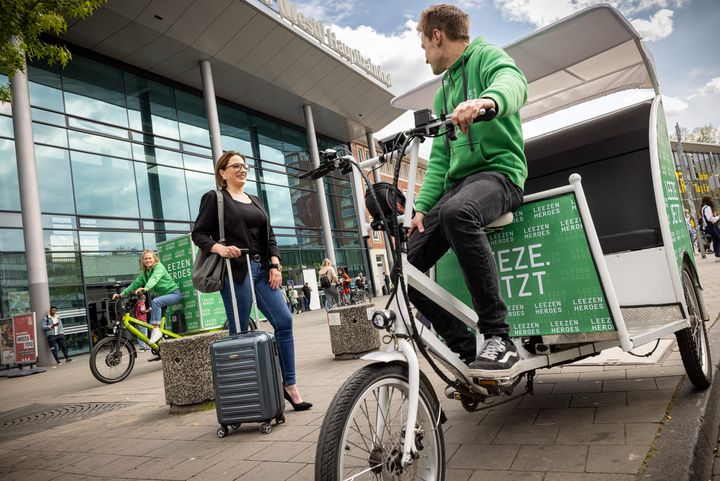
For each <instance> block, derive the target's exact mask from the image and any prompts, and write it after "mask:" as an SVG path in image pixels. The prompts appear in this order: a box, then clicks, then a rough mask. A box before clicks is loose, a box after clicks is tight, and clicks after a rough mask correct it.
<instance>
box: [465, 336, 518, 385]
mask: <svg viewBox="0 0 720 481" xmlns="http://www.w3.org/2000/svg"><path fill="white" fill-rule="evenodd" d="M519 360H520V356H519V355H518V352H517V348H516V347H515V344H513V342H512V341H504V340H503V339H502V338H500V337H499V336H492V337H491V338H490V339H485V345H484V346H483V348H482V350H481V351H480V354H478V356H477V358H475V360H474V361H473V362H472V363H470V370H469V374H470V376H473V377H501V376H512V375H513V374H515V372H514V371H515V368H516V364H517V362H518V361H519Z"/></svg>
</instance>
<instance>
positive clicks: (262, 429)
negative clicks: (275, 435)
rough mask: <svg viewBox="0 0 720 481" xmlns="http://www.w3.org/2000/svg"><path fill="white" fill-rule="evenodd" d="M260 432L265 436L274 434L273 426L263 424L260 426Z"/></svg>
mask: <svg viewBox="0 0 720 481" xmlns="http://www.w3.org/2000/svg"><path fill="white" fill-rule="evenodd" d="M260 432H261V433H263V434H270V433H271V432H272V424H270V423H262V424H261V425H260Z"/></svg>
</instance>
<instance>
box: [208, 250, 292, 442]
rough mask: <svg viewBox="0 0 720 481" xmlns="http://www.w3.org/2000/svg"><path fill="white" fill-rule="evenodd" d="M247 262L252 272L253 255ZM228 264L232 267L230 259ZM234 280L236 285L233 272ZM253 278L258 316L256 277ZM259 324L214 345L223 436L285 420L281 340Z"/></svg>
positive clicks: (212, 353)
mask: <svg viewBox="0 0 720 481" xmlns="http://www.w3.org/2000/svg"><path fill="white" fill-rule="evenodd" d="M247 262H248V272H250V258H249V256H248V257H247ZM227 268H228V271H229V269H230V266H229V261H228V265H227ZM230 282H231V286H232V285H233V284H232V273H230ZM250 282H251V284H250V286H251V291H252V293H253V308H254V311H255V313H256V316H257V303H256V301H255V288H254V286H253V285H252V277H251V281H250ZM232 290H233V311H234V316H235V319H234V322H235V326H236V331H237V332H240V320H239V319H238V312H237V305H236V304H235V302H234V299H235V292H234V289H232ZM251 321H252V320H251ZM255 324H256V323H253V322H251V323H250V325H251V328H252V329H253V330H252V331H250V332H248V333H245V334H237V335H234V336H230V337H226V338H223V339H219V340H217V341H215V342H214V343H213V345H212V347H211V348H210V356H211V362H212V373H213V386H214V388H215V410H216V413H217V419H218V423H219V424H220V428H219V429H218V430H217V436H218V437H219V438H224V437H225V436H227V434H228V433H229V429H228V427H230V428H231V429H233V430H236V429H238V428H239V427H240V425H241V424H242V423H262V424H261V425H260V432H262V433H265V434H269V433H270V432H271V431H272V424H271V423H272V421H273V420H275V422H276V423H277V424H282V423H284V422H285V416H284V414H283V412H284V410H285V399H284V396H283V392H282V391H283V387H282V377H281V374H280V362H279V359H278V348H277V342H276V341H275V336H273V335H272V334H270V333H269V332H264V331H260V330H257V329H256V327H255Z"/></svg>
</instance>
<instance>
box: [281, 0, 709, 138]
mask: <svg viewBox="0 0 720 481" xmlns="http://www.w3.org/2000/svg"><path fill="white" fill-rule="evenodd" d="M293 3H295V5H296V6H297V7H298V11H300V12H301V13H302V14H303V15H306V16H309V17H312V18H315V19H318V20H322V21H324V22H325V24H326V27H327V26H329V27H330V28H331V29H332V30H333V31H334V32H335V33H336V35H337V37H338V38H339V39H340V40H342V41H343V42H345V43H346V44H348V45H349V46H351V47H353V48H356V49H358V50H359V51H360V52H362V53H363V54H364V55H365V56H366V57H369V58H370V59H371V60H372V61H373V63H375V64H378V65H380V67H381V68H382V69H383V70H384V71H385V72H387V73H389V74H390V75H391V76H392V83H393V85H392V87H391V88H390V90H391V91H392V92H393V93H395V94H400V93H403V92H405V91H407V90H409V89H411V88H412V87H414V86H416V85H419V84H420V83H422V82H424V81H426V80H429V79H431V78H432V77H433V75H432V73H431V72H430V68H429V66H428V65H426V64H425V59H424V55H423V51H422V49H421V48H420V40H419V38H418V35H417V33H416V31H415V27H416V25H417V19H418V17H419V14H420V12H421V11H422V10H423V9H424V8H426V7H427V6H429V5H431V4H434V3H439V2H437V1H436V2H427V1H417V0H392V1H388V0H382V1H381V0H295V1H294V2H293ZM451 3H454V4H456V5H457V6H459V7H460V8H462V9H463V10H464V11H465V12H467V13H468V14H469V15H470V36H471V37H475V36H478V35H482V36H483V38H485V40H486V41H488V42H489V43H492V44H495V45H498V46H500V47H502V46H505V45H508V44H510V43H512V42H514V41H516V40H518V39H520V38H522V37H524V36H526V35H528V34H530V33H532V32H534V31H535V30H537V29H539V28H542V27H544V26H546V25H549V24H551V23H553V22H555V21H556V20H559V19H561V18H563V17H566V16H567V15H570V14H572V13H573V12H575V11H578V10H582V9H584V8H586V7H588V6H590V5H595V4H598V3H610V4H611V5H613V6H614V7H615V8H617V9H618V10H619V11H620V12H621V13H622V14H623V15H624V16H625V17H627V18H628V19H629V20H630V22H631V23H632V25H633V26H634V27H635V29H636V30H637V31H638V32H639V33H640V35H641V37H642V38H643V39H644V42H645V45H646V47H647V49H648V50H649V51H650V52H651V54H652V55H653V57H654V59H655V66H656V71H657V76H658V80H659V83H660V92H661V94H662V95H663V104H664V107H665V114H666V117H667V120H668V126H674V125H675V123H676V122H678V123H679V124H680V126H681V127H684V128H686V129H688V130H693V129H694V128H696V127H701V126H704V125H707V124H712V125H713V126H714V127H720V50H719V49H718V47H719V46H720V27H719V26H718V24H719V21H720V1H718V0H609V1H606V2H597V1H592V0H458V1H455V2H451ZM648 95H649V94H648V93H647V92H637V91H636V92H631V93H628V94H623V95H615V96H613V98H611V99H609V101H608V100H605V101H601V102H600V103H598V102H595V103H594V104H591V105H587V106H582V107H580V108H574V109H573V110H571V111H569V112H561V113H559V114H556V115H553V118H552V119H550V121H549V122H548V120H546V121H539V122H536V124H538V125H535V126H534V128H533V125H528V126H526V130H525V134H526V137H532V136H534V135H537V134H539V133H542V131H547V130H552V129H553V128H556V127H557V126H560V124H563V123H565V124H566V123H568V122H570V121H572V120H577V119H579V118H582V117H584V118H588V117H592V116H594V115H597V114H598V113H600V111H602V110H605V111H609V110H613V109H615V108H618V107H619V106H621V105H624V104H628V103H632V102H635V101H637V99H639V98H642V97H647V96H648ZM650 95H651V93H650ZM568 119H570V120H568ZM410 126H412V121H411V117H410V115H408V114H406V115H403V116H402V117H401V118H400V119H399V120H397V121H395V122H393V123H392V124H390V125H389V126H387V127H386V128H384V129H382V130H381V131H379V132H378V136H380V135H383V134H390V133H393V132H395V131H397V130H399V129H403V128H408V127H410ZM669 128H671V127H669Z"/></svg>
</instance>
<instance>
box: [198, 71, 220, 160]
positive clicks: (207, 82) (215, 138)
mask: <svg viewBox="0 0 720 481" xmlns="http://www.w3.org/2000/svg"><path fill="white" fill-rule="evenodd" d="M200 74H201V77H202V85H203V99H204V101H205V116H206V117H207V121H208V130H209V131H210V147H211V149H212V155H213V164H215V162H216V161H217V160H218V159H219V158H220V156H221V155H222V153H223V148H222V141H221V139H220V120H219V119H218V111H217V103H216V102H215V84H214V83H213V77H212V69H211V67H210V61H209V60H200Z"/></svg>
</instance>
